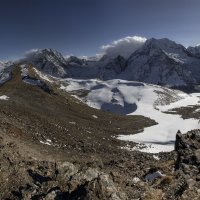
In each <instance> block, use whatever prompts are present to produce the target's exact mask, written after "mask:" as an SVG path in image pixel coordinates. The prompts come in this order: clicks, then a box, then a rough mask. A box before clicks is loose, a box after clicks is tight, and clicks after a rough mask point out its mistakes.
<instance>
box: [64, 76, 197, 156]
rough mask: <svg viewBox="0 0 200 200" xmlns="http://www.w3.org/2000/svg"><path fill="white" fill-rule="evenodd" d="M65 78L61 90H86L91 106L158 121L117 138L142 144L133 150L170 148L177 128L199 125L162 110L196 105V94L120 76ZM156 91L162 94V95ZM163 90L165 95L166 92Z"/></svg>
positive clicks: (185, 129)
mask: <svg viewBox="0 0 200 200" xmlns="http://www.w3.org/2000/svg"><path fill="white" fill-rule="evenodd" d="M65 81H66V82H67V84H68V86H66V87H65V86H62V87H61V89H64V90H66V91H68V92H78V91H79V90H86V91H87V92H88V93H86V95H85V96H84V97H81V99H82V101H83V102H85V103H86V104H87V105H89V106H91V107H93V108H97V109H102V110H106V111H110V112H113V113H118V114H123V115H143V116H145V117H149V118H151V119H154V120H155V121H156V122H157V123H158V124H157V125H155V126H151V127H148V128H145V129H144V131H143V132H141V133H138V134H133V135H120V136H119V137H118V139H120V140H125V141H127V140H128V141H133V142H137V143H139V144H145V148H140V147H141V145H138V148H135V149H132V150H136V149H138V150H140V151H143V152H148V153H158V152H161V151H172V150H173V149H174V141H175V135H176V133H177V131H178V130H180V131H181V132H182V133H185V132H187V131H189V130H191V129H196V128H200V124H199V122H198V120H195V119H186V120H184V119H182V118H181V116H179V115H177V114H166V113H163V112H162V111H167V110H169V109H172V108H176V107H181V106H188V105H196V104H198V102H199V97H198V94H191V95H187V94H185V93H183V92H180V91H176V90H170V89H166V88H163V87H161V86H155V85H149V84H145V83H141V82H134V81H125V80H119V79H115V80H109V81H99V80H96V79H92V80H76V79H66V80H65ZM159 93H162V94H163V96H162V98H160V95H159ZM166 93H167V94H168V95H165V94H166ZM169 97H170V98H171V101H170V100H169V99H168V104H169V105H165V103H166V100H165V98H169ZM79 98H80V97H79ZM159 98H160V99H159ZM174 101H175V102H174ZM158 102H159V103H158ZM163 102H164V103H163ZM173 102H174V103H173Z"/></svg>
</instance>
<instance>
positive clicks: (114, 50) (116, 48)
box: [101, 36, 147, 58]
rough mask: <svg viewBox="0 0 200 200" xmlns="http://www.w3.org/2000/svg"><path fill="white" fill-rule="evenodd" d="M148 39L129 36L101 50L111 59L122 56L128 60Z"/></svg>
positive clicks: (104, 46)
mask: <svg viewBox="0 0 200 200" xmlns="http://www.w3.org/2000/svg"><path fill="white" fill-rule="evenodd" d="M146 40H147V39H146V38H144V37H139V36H128V37H125V38H122V39H119V40H116V41H113V42H112V43H111V44H107V45H103V46H102V47H101V50H102V51H103V53H104V54H107V55H108V56H109V57H116V56H118V55H121V56H123V57H125V58H128V57H129V56H130V55H131V54H132V53H133V52H134V51H136V50H137V49H139V48H140V47H141V46H142V45H143V44H144V43H145V41H146Z"/></svg>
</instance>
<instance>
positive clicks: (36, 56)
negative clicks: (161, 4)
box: [0, 38, 200, 87]
mask: <svg viewBox="0 0 200 200" xmlns="http://www.w3.org/2000/svg"><path fill="white" fill-rule="evenodd" d="M15 63H20V64H21V63H28V64H32V65H34V66H35V67H36V68H37V69H38V70H41V71H42V72H44V73H47V74H49V75H51V76H55V77H58V78H78V79H89V78H90V79H91V78H98V79H101V80H110V79H124V80H130V81H140V82H146V83H151V84H157V85H163V86H169V87H173V86H191V85H196V84H199V83H200V46H196V47H188V48H185V47H184V46H183V45H181V44H177V43H175V42H173V41H171V40H169V39H166V38H164V39H154V38H152V39H149V40H147V41H146V42H145V43H144V44H143V45H142V46H141V47H140V48H139V49H137V50H136V51H135V50H133V53H132V54H131V55H130V56H129V57H128V58H124V57H123V56H121V55H118V56H117V57H115V58H113V57H110V56H109V55H107V54H104V55H103V56H102V57H101V58H100V59H98V60H95V59H94V60H91V59H88V60H87V59H82V58H78V57H75V56H70V57H68V58H64V56H63V55H62V54H61V53H59V52H57V51H56V50H53V49H50V48H49V49H41V50H37V51H35V52H33V53H30V54H28V55H27V56H26V57H25V58H23V59H20V61H16V62H15ZM6 66H8V63H6V64H5V63H3V62H1V63H0V69H1V71H2V69H3V68H5V67H6Z"/></svg>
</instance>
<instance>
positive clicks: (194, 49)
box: [187, 45, 200, 58]
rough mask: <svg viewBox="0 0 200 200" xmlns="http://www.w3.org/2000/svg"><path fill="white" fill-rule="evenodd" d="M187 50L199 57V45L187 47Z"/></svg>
mask: <svg viewBox="0 0 200 200" xmlns="http://www.w3.org/2000/svg"><path fill="white" fill-rule="evenodd" d="M187 50H188V51H189V52H190V53H191V55H193V56H196V57H198V58H200V45H197V46H195V47H188V48H187Z"/></svg>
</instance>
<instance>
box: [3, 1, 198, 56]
mask: <svg viewBox="0 0 200 200" xmlns="http://www.w3.org/2000/svg"><path fill="white" fill-rule="evenodd" d="M134 35H137V36H142V37H146V38H151V37H154V38H164V37H167V38H169V39H172V40H174V41H176V42H178V43H182V44H184V45H185V46H189V45H196V44H199V43H200V1H199V0H1V1H0V60H6V59H14V58H17V57H20V56H22V55H23V54H24V52H26V51H28V50H30V49H37V48H54V49H56V50H58V51H60V52H61V53H63V54H64V55H68V54H74V55H78V56H80V55H94V54H96V53H98V52H99V51H100V47H101V46H102V45H106V44H110V43H112V41H114V40H118V39H120V38H123V37H126V36H134Z"/></svg>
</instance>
